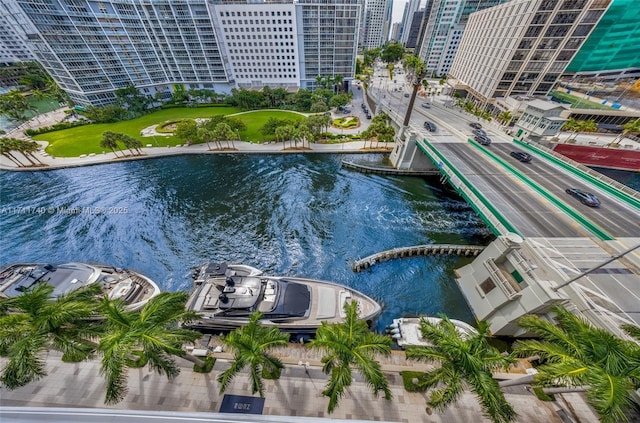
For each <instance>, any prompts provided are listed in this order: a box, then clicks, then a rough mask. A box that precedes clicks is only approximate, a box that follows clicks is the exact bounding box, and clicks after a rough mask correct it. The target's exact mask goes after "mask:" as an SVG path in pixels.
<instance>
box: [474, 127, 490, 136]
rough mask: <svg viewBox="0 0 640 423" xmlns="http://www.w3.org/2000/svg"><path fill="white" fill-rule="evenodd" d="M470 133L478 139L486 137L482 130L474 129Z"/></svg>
mask: <svg viewBox="0 0 640 423" xmlns="http://www.w3.org/2000/svg"><path fill="white" fill-rule="evenodd" d="M471 132H473V135H477V136H479V137H486V136H487V133H486V132H484V130H483V129H474V130H473V131H471Z"/></svg>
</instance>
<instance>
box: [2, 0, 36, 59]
mask: <svg viewBox="0 0 640 423" xmlns="http://www.w3.org/2000/svg"><path fill="white" fill-rule="evenodd" d="M25 23H26V22H25V17H24V14H22V13H21V11H20V9H18V8H17V6H16V4H15V3H11V2H8V1H7V2H0V66H6V65H10V64H13V63H16V62H26V61H32V60H35V57H34V56H33V54H32V53H31V51H30V50H29V47H28V46H27V44H26V43H25V42H24V29H23V28H24V25H25Z"/></svg>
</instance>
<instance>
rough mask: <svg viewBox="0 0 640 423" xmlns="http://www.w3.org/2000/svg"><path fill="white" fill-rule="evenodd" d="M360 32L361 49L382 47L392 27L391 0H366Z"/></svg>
mask: <svg viewBox="0 0 640 423" xmlns="http://www.w3.org/2000/svg"><path fill="white" fill-rule="evenodd" d="M364 1H365V3H364V12H363V14H362V23H361V32H360V50H372V49H374V48H378V47H382V46H383V45H384V44H386V42H387V40H388V38H389V31H390V28H391V18H392V16H391V12H392V6H393V4H392V3H391V0H364Z"/></svg>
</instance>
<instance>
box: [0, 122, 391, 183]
mask: <svg viewBox="0 0 640 423" xmlns="http://www.w3.org/2000/svg"><path fill="white" fill-rule="evenodd" d="M64 110H66V109H59V110H55V111H53V112H49V113H44V114H42V115H39V116H38V117H37V121H36V118H34V119H32V120H30V121H29V122H28V123H26V124H23V125H21V126H20V127H18V128H16V129H14V130H13V131H11V132H9V133H8V134H7V135H6V137H8V138H18V139H30V138H29V137H28V136H26V135H24V132H23V130H24V129H26V128H38V127H44V126H50V125H52V124H54V123H57V122H60V121H61V120H62V119H63V118H64V117H65V116H66V114H65V112H64ZM367 125H368V124H366V125H363V126H362V127H360V128H356V129H352V130H340V129H335V128H333V132H336V133H344V134H345V135H349V134H355V133H359V132H360V131H362V130H363V128H365V127H366V126H367ZM37 142H38V143H39V144H40V145H42V148H41V150H40V151H38V152H36V153H35V156H36V157H37V159H38V160H39V161H40V162H41V163H42V166H38V167H17V166H16V164H15V163H13V162H12V161H10V160H9V159H8V158H7V157H5V156H0V169H2V170H13V171H34V170H52V169H61V168H68V167H78V166H88V165H96V164H103V163H119V162H124V161H131V160H142V159H151V158H158V157H169V156H180V155H186V154H238V153H241V154H251V153H256V154H276V153H278V154H281V153H282V154H300V153H384V152H390V151H391V150H392V149H393V147H394V144H393V143H388V144H379V145H378V144H376V145H375V146H373V147H372V146H371V143H369V142H366V141H347V142H344V143H331V144H330V143H308V144H305V145H304V146H302V145H299V146H298V147H297V148H292V143H291V142H286V143H283V142H271V143H251V142H244V141H233V142H232V143H231V145H232V146H231V148H229V149H223V150H209V146H207V145H206V144H195V145H191V146H176V147H151V146H150V144H147V147H143V148H141V149H140V150H141V151H142V155H139V156H126V157H122V155H123V154H126V152H119V154H118V155H119V156H120V157H116V155H115V154H114V153H113V152H106V151H105V152H103V153H102V154H94V153H92V154H86V155H85V154H83V155H81V156H80V157H52V156H50V155H49V154H47V153H46V152H45V147H46V145H47V142H44V141H37Z"/></svg>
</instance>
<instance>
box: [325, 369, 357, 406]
mask: <svg viewBox="0 0 640 423" xmlns="http://www.w3.org/2000/svg"><path fill="white" fill-rule="evenodd" d="M351 381H352V380H351V368H350V367H349V366H348V365H344V364H343V365H340V366H335V367H334V368H333V369H332V371H331V377H330V378H329V381H328V382H327V386H326V388H325V390H324V391H322V395H324V396H327V397H329V404H328V406H327V412H328V413H329V414H331V413H333V410H335V408H336V406H337V405H338V401H339V400H340V398H342V397H343V396H344V389H345V388H346V387H347V386H351Z"/></svg>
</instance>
